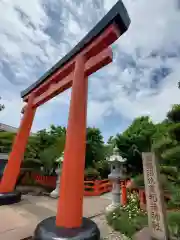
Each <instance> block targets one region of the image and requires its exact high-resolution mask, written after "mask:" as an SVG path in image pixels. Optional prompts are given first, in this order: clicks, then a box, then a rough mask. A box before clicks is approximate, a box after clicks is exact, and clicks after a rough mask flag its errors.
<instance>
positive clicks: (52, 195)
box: [50, 168, 61, 198]
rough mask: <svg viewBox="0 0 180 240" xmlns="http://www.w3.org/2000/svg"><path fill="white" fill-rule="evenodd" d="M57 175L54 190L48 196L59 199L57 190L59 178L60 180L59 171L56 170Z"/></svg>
mask: <svg viewBox="0 0 180 240" xmlns="http://www.w3.org/2000/svg"><path fill="white" fill-rule="evenodd" d="M56 174H57V181H56V188H55V189H54V190H53V191H52V192H51V193H50V196H51V197H52V198H58V197H59V188H60V178H61V169H60V168H58V169H56Z"/></svg>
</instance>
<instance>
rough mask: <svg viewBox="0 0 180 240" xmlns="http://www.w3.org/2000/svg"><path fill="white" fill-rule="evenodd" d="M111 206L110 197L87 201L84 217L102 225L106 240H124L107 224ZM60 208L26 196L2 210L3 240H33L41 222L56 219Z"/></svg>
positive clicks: (51, 201)
mask: <svg viewBox="0 0 180 240" xmlns="http://www.w3.org/2000/svg"><path fill="white" fill-rule="evenodd" d="M110 203H111V197H110V194H109V193H108V194H105V195H103V196H101V197H84V205H83V211H84V216H85V217H89V218H91V219H93V220H94V221H95V222H96V223H97V224H98V226H99V228H100V231H101V238H102V239H111V240H115V239H122V238H121V236H120V235H119V234H118V233H115V232H113V231H112V229H111V228H110V227H109V226H108V225H107V223H106V219H105V208H106V207H107V206H108V205H109V204H110ZM56 206H57V199H52V198H50V197H48V196H32V195H23V196H22V201H21V202H20V203H17V204H13V205H9V206H0V239H6V240H21V239H23V240H25V239H31V238H30V237H31V236H32V235H33V231H34V229H35V227H36V225H37V224H38V223H39V222H40V221H42V220H43V219H45V218H47V217H50V216H55V215H56Z"/></svg>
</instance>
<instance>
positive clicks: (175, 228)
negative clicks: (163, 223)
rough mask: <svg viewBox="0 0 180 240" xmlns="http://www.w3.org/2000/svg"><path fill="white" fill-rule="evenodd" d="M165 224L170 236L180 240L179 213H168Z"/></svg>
mask: <svg viewBox="0 0 180 240" xmlns="http://www.w3.org/2000/svg"><path fill="white" fill-rule="evenodd" d="M167 222H168V229H169V234H170V236H172V237H173V239H175V240H179V239H180V225H179V222H180V212H169V213H168V214H167Z"/></svg>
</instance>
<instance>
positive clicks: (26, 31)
mask: <svg viewBox="0 0 180 240" xmlns="http://www.w3.org/2000/svg"><path fill="white" fill-rule="evenodd" d="M116 2H117V0H111V1H110V0H86V1H83V0H31V1H24V0H15V1H11V0H1V1H0V39H1V41H0V96H1V97H2V103H4V104H5V106H6V109H5V110H4V111H2V112H0V122H2V123H6V124H10V125H12V126H15V127H18V126H19V122H20V118H21V114H20V111H21V108H22V106H23V103H22V100H21V98H20V92H21V91H22V90H24V89H25V88H26V87H28V86H29V85H30V84H32V83H33V82H34V81H36V80H37V79H38V78H39V77H40V76H41V75H42V74H43V73H44V72H45V71H46V70H48V69H49V68H50V67H51V66H53V65H54V64H55V63H56V62H57V61H58V60H59V59H60V58H62V57H63V56H64V55H65V54H66V53H67V52H68V51H69V50H70V49H71V48H72V47H73V46H74V45H75V44H76V43H77V42H78V41H79V40H81V38H82V37H83V36H84V35H85V34H86V33H87V32H88V31H89V30H90V29H91V28H92V27H93V26H94V25H95V24H96V23H97V22H98V21H99V20H100V19H101V18H102V17H103V16H104V15H105V14H106V13H107V12H108V10H109V9H110V8H111V7H112V6H113V5H114V4H115V3H116ZM124 4H125V6H126V8H127V10H128V12H129V15H130V18H131V26H130V28H129V30H128V32H127V33H126V34H124V35H123V36H122V37H121V38H120V39H119V40H118V41H117V42H116V43H115V44H114V46H113V52H114V60H113V63H112V64H110V65H109V66H106V67H105V68H103V69H101V70H100V71H99V72H97V73H95V74H93V75H92V76H91V77H90V78H89V101H88V120H87V121H88V125H89V126H96V127H99V128H100V129H101V131H102V133H103V136H104V137H105V139H106V140H107V138H108V137H109V136H110V135H113V134H115V133H118V132H122V131H123V130H124V129H125V128H126V127H127V126H128V125H129V124H130V123H131V121H132V120H133V119H134V118H135V117H137V116H139V115H144V114H145V115H150V116H151V118H152V119H153V120H154V121H155V122H158V121H161V120H162V119H163V118H164V117H165V114H166V112H167V110H168V109H169V108H170V107H171V105H172V104H174V103H180V90H179V89H178V88H177V83H178V81H179V80H180V79H179V76H180V68H179V65H180V34H179V26H180V1H178V0H171V1H169V0H157V1H156V3H155V2H154V1H144V0H136V1H135V0H124ZM69 100H70V90H68V91H67V92H64V93H63V94H61V95H59V96H58V97H56V98H54V99H52V100H51V101H49V102H48V103H47V104H45V105H43V106H41V107H40V108H39V109H38V111H37V114H36V118H35V120H34V123H33V128H32V131H34V132H35V131H37V130H40V129H42V128H47V127H49V125H50V124H56V125H66V123H67V118H68V109H69Z"/></svg>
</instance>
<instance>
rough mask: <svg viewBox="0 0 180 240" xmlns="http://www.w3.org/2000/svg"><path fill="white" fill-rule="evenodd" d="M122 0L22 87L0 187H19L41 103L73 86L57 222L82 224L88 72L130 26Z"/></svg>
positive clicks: (105, 60) (1, 190) (108, 56)
mask: <svg viewBox="0 0 180 240" xmlns="http://www.w3.org/2000/svg"><path fill="white" fill-rule="evenodd" d="M129 25H130V19H129V16H128V13H127V11H126V9H125V7H124V5H123V3H122V2H121V1H118V2H117V3H116V5H114V7H113V8H112V9H111V10H110V11H109V12H108V13H107V14H106V16H105V17H104V18H103V19H102V20H101V21H100V22H99V23H98V24H97V25H96V26H95V27H94V28H93V29H92V30H91V31H90V32H89V33H88V34H87V35H86V36H85V38H84V39H83V40H82V41H81V42H79V43H78V44H77V45H76V46H75V47H74V48H73V49H72V50H71V51H70V53H68V54H67V55H66V56H65V57H64V58H62V59H61V60H60V61H59V62H58V63H57V64H56V65H55V66H54V67H52V68H51V69H50V70H49V71H48V72H47V73H46V74H45V75H44V76H43V77H42V78H40V79H39V80H38V81H37V82H35V83H34V84H33V85H32V86H30V87H29V88H28V89H26V90H25V91H23V92H22V93H21V96H22V98H23V101H24V102H26V103H27V105H26V106H25V108H24V109H23V113H24V115H23V118H22V121H21V124H20V127H19V131H18V133H17V136H16V138H15V141H14V144H13V147H12V152H11V154H10V156H9V160H8V164H7V166H6V169H5V171H4V175H3V178H2V181H1V183H0V193H2V194H8V193H11V192H13V191H14V188H15V184H16V180H17V177H18V175H19V172H20V166H21V162H22V159H23V156H24V151H25V148H26V144H27V141H28V137H29V134H30V129H31V126H32V122H33V119H34V116H35V112H36V109H37V107H39V106H41V105H42V104H44V103H45V102H47V101H48V100H50V99H51V98H53V97H55V96H56V95H58V94H59V93H61V92H63V91H65V90H66V89H68V88H70V87H72V93H71V102H70V111H69V119H68V127H67V134H66V145H65V153H64V162H63V171H62V176H61V187H60V197H59V200H58V209H57V216H56V226H59V227H60V226H62V227H64V228H79V227H80V226H81V224H82V206H83V192H84V165H85V164H84V163H85V147H86V145H85V144H86V115H87V113H86V112H87V95H88V76H89V75H91V74H92V73H94V72H96V71H97V70H99V69H100V68H102V67H103V66H105V65H107V64H109V63H110V62H112V50H111V48H110V47H109V46H110V45H111V44H112V43H113V42H115V41H116V40H117V39H118V38H119V37H120V35H122V34H123V33H124V32H125V31H126V30H127V29H128V27H129Z"/></svg>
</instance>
